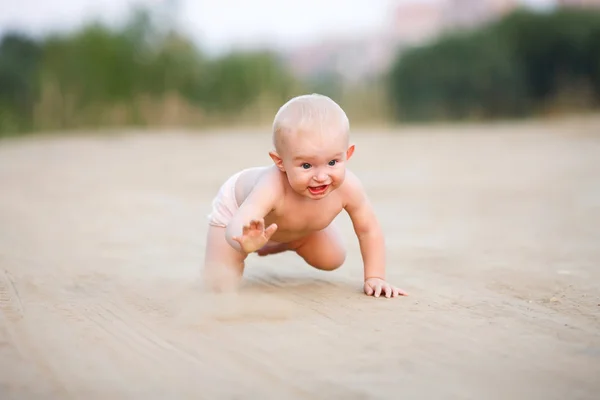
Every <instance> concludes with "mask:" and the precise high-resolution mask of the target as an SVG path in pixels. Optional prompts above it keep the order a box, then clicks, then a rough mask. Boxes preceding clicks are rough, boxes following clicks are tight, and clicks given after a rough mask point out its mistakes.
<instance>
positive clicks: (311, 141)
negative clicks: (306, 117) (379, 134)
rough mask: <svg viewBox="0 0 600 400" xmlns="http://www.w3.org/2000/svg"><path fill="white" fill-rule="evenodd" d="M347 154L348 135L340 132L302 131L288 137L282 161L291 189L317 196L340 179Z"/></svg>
mask: <svg viewBox="0 0 600 400" xmlns="http://www.w3.org/2000/svg"><path fill="white" fill-rule="evenodd" d="M350 155H351V151H349V147H348V137H347V135H346V134H345V133H343V132H342V133H339V134H337V133H334V134H332V135H318V134H313V133H310V132H303V133H301V134H295V135H292V136H291V137H290V138H289V139H288V141H287V143H286V145H285V149H284V151H283V154H282V161H283V166H284V168H285V172H286V173H287V177H288V181H289V183H290V186H291V187H292V188H293V189H294V191H296V192H297V193H298V194H300V195H302V196H306V197H309V198H312V199H320V198H324V197H326V196H327V195H328V194H329V193H331V192H332V191H333V190H335V189H337V188H338V187H340V185H341V184H342V183H343V182H344V178H345V176H346V161H347V159H348V157H349V156H350Z"/></svg>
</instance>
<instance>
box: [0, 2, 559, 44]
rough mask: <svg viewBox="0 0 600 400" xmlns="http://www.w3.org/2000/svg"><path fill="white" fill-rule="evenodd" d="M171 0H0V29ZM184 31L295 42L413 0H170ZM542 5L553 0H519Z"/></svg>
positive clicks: (110, 16) (226, 40)
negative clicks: (392, 4) (176, 9)
mask: <svg viewBox="0 0 600 400" xmlns="http://www.w3.org/2000/svg"><path fill="white" fill-rule="evenodd" d="M166 1H169V0H56V1H50V0H0V34H1V33H3V32H5V31H6V30H8V29H13V28H18V29H22V30H25V31H26V32H29V33H32V34H34V35H37V34H41V33H44V32H48V31H63V30H65V29H67V30H68V29H73V28H76V27H77V26H79V25H81V24H82V23H84V22H85V21H86V20H87V19H90V18H94V17H97V18H100V19H101V20H103V21H107V22H118V21H120V20H122V19H123V18H125V17H126V16H127V9H128V6H129V5H130V4H133V3H145V4H154V5H159V4H165V2H166ZM171 1H177V2H178V3H179V5H178V12H177V18H178V20H179V21H180V23H181V26H182V27H183V28H184V29H185V31H186V32H187V33H188V34H189V35H190V36H191V37H192V38H193V39H194V40H196V41H198V43H199V44H200V45H201V46H202V47H203V48H205V49H207V50H209V51H219V50H222V49H224V48H227V47H228V46H230V45H232V44H239V43H257V42H263V43H266V44H282V43H290V44H298V43H302V42H308V41H310V40H312V39H313V38H316V37H319V36H321V35H323V34H326V33H336V32H340V33H344V32H348V31H354V32H356V31H361V30H370V29H375V28H376V27H377V26H378V25H379V24H381V23H382V22H383V21H384V19H385V17H386V13H387V12H388V10H389V5H390V3H391V2H394V1H395V2H396V3H397V2H399V1H411V0H301V1H298V0H212V1H211V0H171ZM412 1H414V0H412ZM417 1H430V0H417ZM523 1H524V2H525V3H529V4H534V5H544V4H547V3H552V2H553V0H523Z"/></svg>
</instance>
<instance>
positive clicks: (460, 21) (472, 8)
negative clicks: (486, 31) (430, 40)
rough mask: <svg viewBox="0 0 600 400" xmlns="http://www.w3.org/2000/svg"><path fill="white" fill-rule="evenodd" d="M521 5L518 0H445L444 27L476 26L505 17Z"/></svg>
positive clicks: (443, 2) (442, 5)
mask: <svg viewBox="0 0 600 400" xmlns="http://www.w3.org/2000/svg"><path fill="white" fill-rule="evenodd" d="M520 5H521V2H520V1H518V0H445V1H442V4H441V5H440V6H441V7H442V9H443V10H444V11H443V14H444V27H445V28H446V29H448V28H450V29H454V28H461V29H462V28H475V27H477V26H480V25H482V24H485V23H487V22H490V21H492V20H495V19H498V18H501V17H503V16H504V15H505V14H508V13H510V12H511V11H513V10H515V9H516V8H517V7H519V6H520Z"/></svg>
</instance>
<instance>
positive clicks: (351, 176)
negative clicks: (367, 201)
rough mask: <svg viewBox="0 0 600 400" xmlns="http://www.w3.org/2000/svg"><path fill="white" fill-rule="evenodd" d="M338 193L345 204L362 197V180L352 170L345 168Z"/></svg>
mask: <svg viewBox="0 0 600 400" xmlns="http://www.w3.org/2000/svg"><path fill="white" fill-rule="evenodd" d="M340 195H341V196H342V199H343V202H344V204H345V205H347V204H349V203H352V202H354V201H356V200H359V199H361V198H363V197H364V195H365V190H364V187H363V184H362V181H361V180H360V178H359V177H358V176H357V175H356V174H355V173H354V172H352V171H350V170H346V177H345V179H344V183H343V184H342V185H341V186H340Z"/></svg>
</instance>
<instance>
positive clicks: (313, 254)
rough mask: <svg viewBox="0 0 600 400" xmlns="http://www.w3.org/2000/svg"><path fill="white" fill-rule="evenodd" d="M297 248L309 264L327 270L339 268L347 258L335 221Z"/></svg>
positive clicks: (306, 239)
mask: <svg viewBox="0 0 600 400" xmlns="http://www.w3.org/2000/svg"><path fill="white" fill-rule="evenodd" d="M295 250H296V253H298V255H299V256H300V257H302V258H303V259H304V261H306V262H307V263H308V264H309V265H311V266H313V267H315V268H318V269H322V270H325V271H333V270H334V269H337V268H339V267H340V266H341V265H342V264H343V263H344V261H345V260H346V249H345V248H344V244H343V243H342V237H341V234H340V232H339V230H338V228H337V227H336V226H335V224H333V223H332V224H330V225H329V226H328V227H327V228H325V229H323V230H321V231H318V232H315V233H313V234H311V235H309V236H308V237H306V238H305V239H303V240H302V242H301V243H300V245H299V246H298V247H296V248H295Z"/></svg>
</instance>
